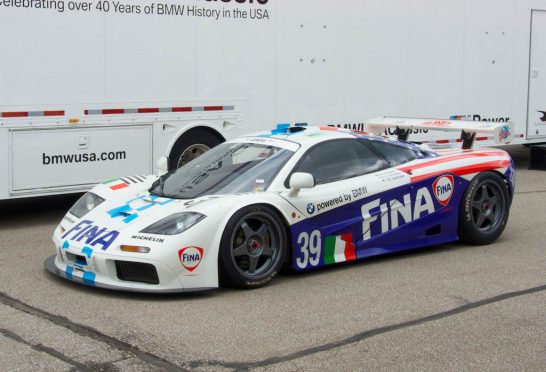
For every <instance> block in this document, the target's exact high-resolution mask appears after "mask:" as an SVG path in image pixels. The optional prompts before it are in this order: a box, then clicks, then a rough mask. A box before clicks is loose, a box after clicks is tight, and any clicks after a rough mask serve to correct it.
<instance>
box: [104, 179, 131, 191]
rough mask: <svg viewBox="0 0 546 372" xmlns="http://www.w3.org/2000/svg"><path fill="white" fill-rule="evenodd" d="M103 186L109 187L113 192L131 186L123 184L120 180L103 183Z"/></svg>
mask: <svg viewBox="0 0 546 372" xmlns="http://www.w3.org/2000/svg"><path fill="white" fill-rule="evenodd" d="M102 184H103V185H106V186H108V187H109V188H110V189H111V190H113V191H116V190H120V189H124V188H126V187H129V185H128V184H127V183H125V182H123V181H122V180H119V179H113V180H108V181H105V182H103V183H102Z"/></svg>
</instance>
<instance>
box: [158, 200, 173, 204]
mask: <svg viewBox="0 0 546 372" xmlns="http://www.w3.org/2000/svg"><path fill="white" fill-rule="evenodd" d="M173 201H175V199H168V200H165V201H163V202H161V203H159V205H165V204H169V203H172V202H173Z"/></svg>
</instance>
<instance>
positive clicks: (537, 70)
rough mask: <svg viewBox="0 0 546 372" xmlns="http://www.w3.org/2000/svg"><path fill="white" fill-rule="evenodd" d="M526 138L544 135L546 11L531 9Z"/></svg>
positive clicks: (545, 122) (545, 128) (545, 116)
mask: <svg viewBox="0 0 546 372" xmlns="http://www.w3.org/2000/svg"><path fill="white" fill-rule="evenodd" d="M530 53H531V56H530V66H529V112H528V116H527V138H540V137H546V11H540V10H533V12H532V21H531V52H530Z"/></svg>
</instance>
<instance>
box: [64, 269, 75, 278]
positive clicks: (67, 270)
mask: <svg viewBox="0 0 546 372" xmlns="http://www.w3.org/2000/svg"><path fill="white" fill-rule="evenodd" d="M73 272H74V268H73V267H72V266H67V267H66V270H65V271H64V273H65V274H66V279H68V280H72V273H73Z"/></svg>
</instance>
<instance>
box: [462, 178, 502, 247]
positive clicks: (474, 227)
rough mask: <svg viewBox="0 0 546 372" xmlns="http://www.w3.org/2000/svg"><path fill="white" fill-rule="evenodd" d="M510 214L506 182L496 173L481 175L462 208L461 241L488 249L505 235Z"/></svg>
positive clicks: (468, 191) (471, 188) (464, 198)
mask: <svg viewBox="0 0 546 372" xmlns="http://www.w3.org/2000/svg"><path fill="white" fill-rule="evenodd" d="M509 212H510V196H509V194H508V187H507V185H506V183H505V182H504V179H503V178H502V177H501V176H500V175H499V174H497V173H495V172H483V173H480V174H478V175H477V176H476V177H474V179H473V180H472V182H470V185H469V186H468V188H467V189H466V191H465V193H464V195H463V198H462V199H461V204H460V206H459V239H460V240H461V241H463V242H465V243H470V244H478V245H485V244H490V243H492V242H494V241H495V240H497V238H498V237H499V236H500V235H501V234H502V232H503V231H504V228H505V227H506V223H507V222H508V215H509Z"/></svg>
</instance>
